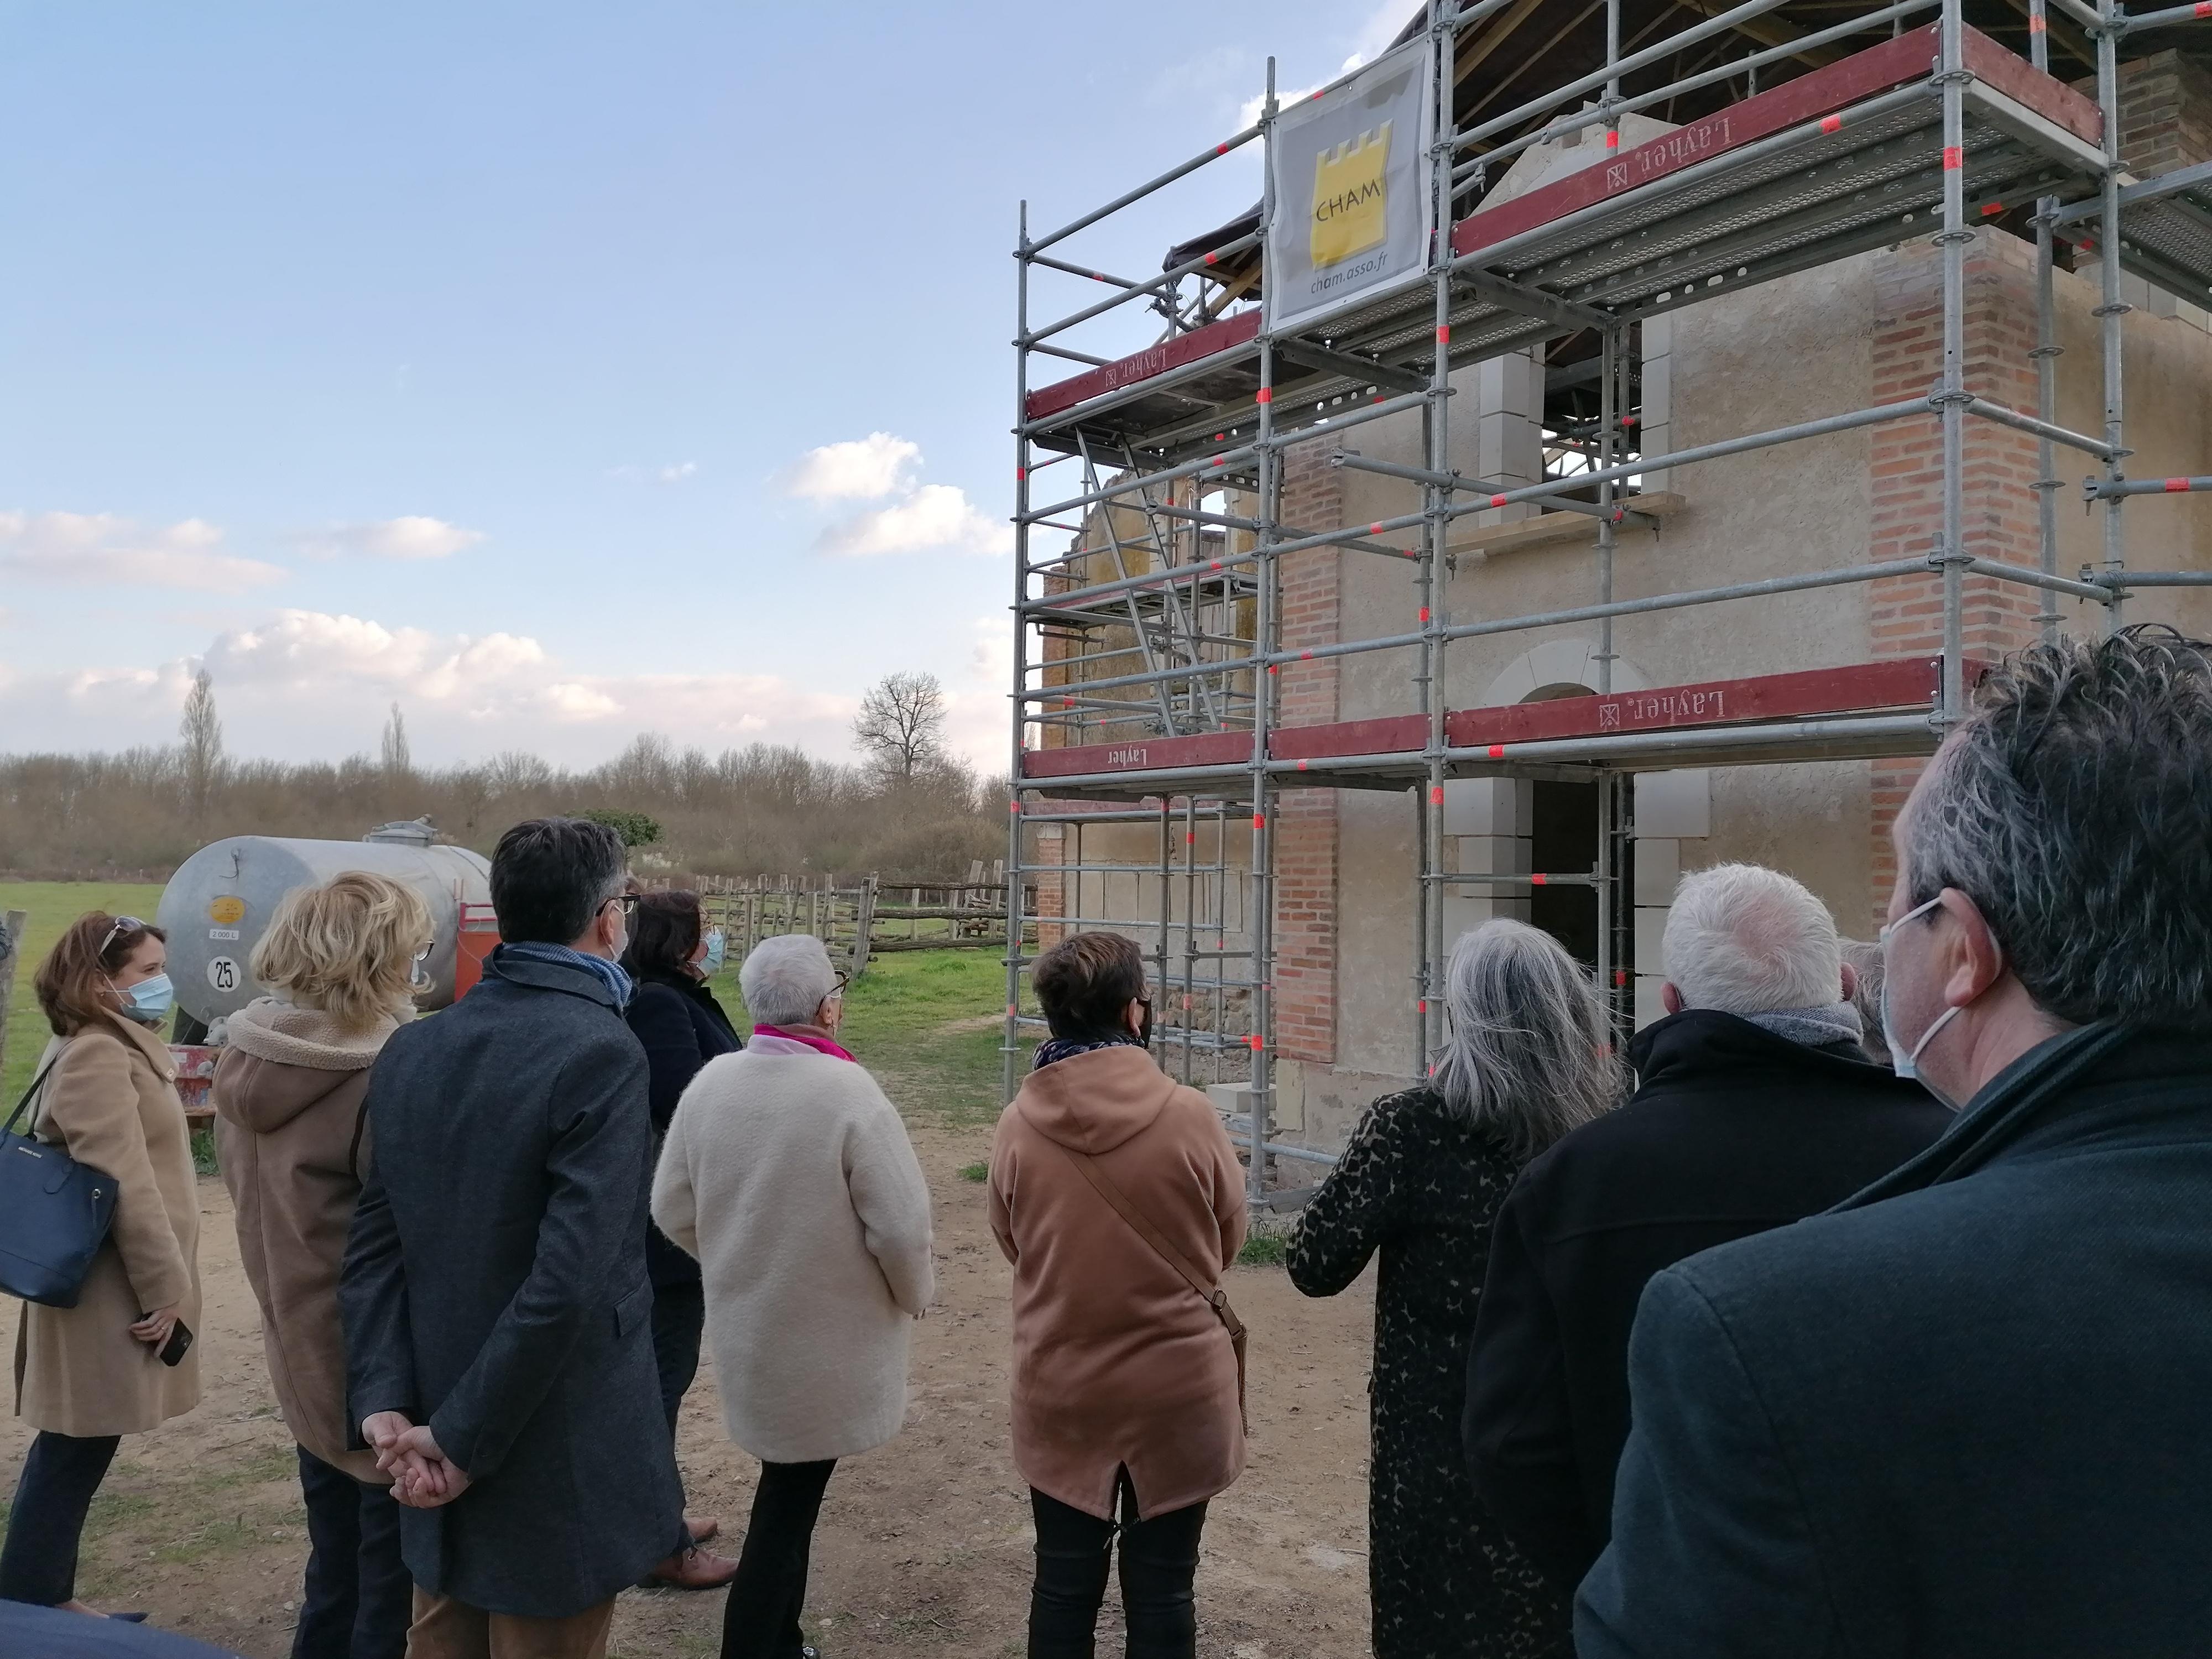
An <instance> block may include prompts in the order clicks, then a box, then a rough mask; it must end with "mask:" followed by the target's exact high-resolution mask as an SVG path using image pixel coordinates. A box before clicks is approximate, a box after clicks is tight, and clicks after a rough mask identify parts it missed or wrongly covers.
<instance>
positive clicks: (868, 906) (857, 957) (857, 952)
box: [848, 876, 876, 979]
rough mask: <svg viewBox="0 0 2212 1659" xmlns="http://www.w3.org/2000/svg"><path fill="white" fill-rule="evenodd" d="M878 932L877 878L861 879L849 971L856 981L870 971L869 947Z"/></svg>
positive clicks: (854, 916) (856, 903)
mask: <svg viewBox="0 0 2212 1659" xmlns="http://www.w3.org/2000/svg"><path fill="white" fill-rule="evenodd" d="M875 931H876V878H875V877H873V876H864V877H862V878H860V891H859V892H858V894H857V895H856V896H855V902H854V910H853V957H852V964H851V967H850V968H849V969H848V972H849V973H850V974H851V975H852V976H853V977H854V979H858V978H860V975H863V974H865V973H866V972H867V971H868V954H869V947H870V946H871V945H872V944H873V942H874V939H875Z"/></svg>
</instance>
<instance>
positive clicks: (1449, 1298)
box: [1289, 918, 1622, 1659]
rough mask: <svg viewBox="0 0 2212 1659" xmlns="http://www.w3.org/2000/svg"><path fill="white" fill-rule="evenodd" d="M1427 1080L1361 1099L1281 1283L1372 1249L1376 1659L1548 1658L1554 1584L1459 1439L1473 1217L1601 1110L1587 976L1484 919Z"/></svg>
mask: <svg viewBox="0 0 2212 1659" xmlns="http://www.w3.org/2000/svg"><path fill="white" fill-rule="evenodd" d="M1444 1012H1445V1020H1446V1034H1445V1041H1444V1048H1443V1054H1442V1055H1441V1056H1440V1057H1439V1058H1438V1060H1437V1064H1436V1067H1435V1071H1434V1073H1433V1075H1432V1076H1431V1078H1430V1079H1429V1081H1428V1082H1427V1083H1426V1084H1425V1085H1422V1086H1420V1087H1419V1088H1414V1089H1407V1090H1405V1091H1401V1092H1400V1093H1397V1094H1392V1095H1385V1096H1383V1097H1382V1098H1381V1099H1380V1100H1377V1101H1376V1102H1375V1103H1374V1104H1373V1105H1371V1106H1370V1107H1369V1108H1368V1109H1367V1113H1366V1115H1365V1116H1364V1117H1363V1118H1362V1119H1361V1120H1360V1121H1359V1127H1358V1128H1357V1129H1355V1130H1354V1131H1353V1132H1352V1139H1351V1141H1350V1142H1349V1144H1347V1145H1346V1147H1345V1149H1344V1156H1343V1158H1341V1159H1340V1161H1339V1162H1338V1164H1337V1165H1336V1167H1335V1168H1334V1169H1333V1170H1330V1171H1329V1175H1328V1180H1327V1181H1325V1182H1322V1187H1321V1190H1320V1191H1319V1192H1317V1193H1316V1194H1314V1197H1313V1201H1312V1202H1311V1203H1310V1204H1309V1205H1307V1206H1306V1208H1305V1211H1304V1213H1303V1214H1302V1215H1300V1216H1299V1218H1298V1224H1297V1229H1296V1231H1293V1232H1292V1234H1291V1243H1290V1262H1289V1265H1290V1272H1291V1283H1292V1284H1294V1285H1297V1287H1298V1289H1300V1290H1301V1291H1304V1292H1305V1293H1306V1294H1307V1295H1308V1296H1334V1295H1335V1294H1336V1293H1337V1292H1338V1291H1340V1290H1342V1289H1344V1287H1345V1286H1346V1285H1349V1284H1351V1283H1352V1280H1353V1279H1356V1278H1358V1276H1359V1273H1360V1270H1361V1269H1362V1268H1364V1267H1366V1265H1367V1261H1368V1258H1369V1257H1370V1256H1372V1255H1375V1254H1376V1252H1378V1251H1379V1252H1381V1254H1382V1257H1383V1266H1382V1270H1381V1273H1380V1274H1379V1276H1378V1278H1377V1281H1376V1291H1375V1371H1374V1383H1373V1385H1372V1389H1371V1391H1370V1432H1371V1434H1372V1437H1373V1450H1372V1455H1371V1457H1370V1474H1369V1481H1368V1551H1369V1553H1368V1578H1369V1587H1370V1593H1371V1595H1372V1597H1373V1601H1374V1609H1373V1616H1374V1649H1375V1656H1376V1659H1407V1656H1414V1655H1423V1656H1426V1655H1443V1654H1449V1655H1454V1656H1467V1659H1489V1656H1492V1655H1496V1656H1505V1655H1511V1656H1515V1659H1523V1656H1536V1655H1550V1654H1561V1655H1564V1654H1565V1652H1566V1651H1567V1643H1568V1608H1567V1604H1566V1601H1565V1597H1563V1596H1562V1595H1560V1594H1559V1592H1558V1591H1557V1590H1555V1589H1551V1588H1550V1587H1548V1586H1547V1584H1546V1583H1545V1582H1544V1580H1543V1579H1542V1578H1541V1577H1540V1576H1539V1575H1538V1574H1537V1572H1536V1570H1535V1569H1534V1567H1533V1566H1531V1565H1529V1564H1528V1562H1527V1561H1526V1560H1525V1559H1522V1557H1521V1556H1520V1554H1519V1553H1517V1552H1516V1551H1515V1549H1514V1548H1513V1547H1512V1545H1511V1544H1510V1543H1509V1542H1508V1541H1506V1539H1505V1536H1504V1534H1503V1533H1502V1532H1501V1531H1500V1530H1499V1528H1498V1524H1497V1522H1495V1521H1493V1520H1492V1518H1491V1516H1490V1515H1489V1512H1488V1511H1487V1510H1485V1509H1484V1508H1483V1507H1482V1504H1481V1503H1480V1501H1479V1500H1478V1499H1477V1498H1476V1497H1475V1495H1474V1488H1473V1487H1472V1486H1469V1485H1468V1477H1467V1465H1466V1462H1465V1461H1464V1459H1463V1457H1462V1454H1461V1450H1460V1435H1459V1424H1460V1411H1461V1407H1462V1403H1463V1399H1464V1396H1465V1394H1466V1389H1467V1349H1468V1340H1469V1339H1470V1338H1471V1337H1472V1336H1473V1334H1474V1314H1475V1304H1476V1300H1477V1298H1478V1297H1480V1295H1481V1291H1482V1279H1483V1273H1484V1272H1485V1270H1486V1267H1488V1265H1489V1259H1490V1232H1491V1224H1492V1221H1493V1220H1494V1219H1495V1218H1496V1217H1497V1214H1498V1206H1499V1205H1500V1204H1501V1203H1503V1202H1504V1199H1505V1194H1506V1191H1507V1189H1508V1188H1510V1187H1511V1186H1512V1184H1513V1178H1514V1176H1516V1175H1517V1174H1519V1173H1520V1170H1521V1169H1522V1165H1523V1164H1527V1163H1528V1160H1529V1159H1531V1158H1534V1157H1535V1156H1536V1154H1537V1153H1539V1152H1542V1151H1543V1150H1544V1149H1545V1148H1546V1147H1547V1146H1550V1145H1551V1144H1552V1143H1553V1141H1555V1140H1557V1139H1559V1137H1560V1136H1562V1135H1564V1134H1565V1133H1567V1132H1568V1131H1569V1130H1570V1129H1572V1128H1575V1127H1577V1126H1578V1125H1580V1124H1583V1123H1586V1122H1588V1121H1589V1120H1590V1119H1592V1118H1594V1117H1596V1116H1597V1115H1599V1114H1600V1113H1601V1112H1605V1111H1608V1110H1610V1109H1612V1108H1613V1106H1614V1105H1615V1104H1617V1103H1619V1100H1620V1093H1621V1084H1622V1077H1621V1073H1620V1068H1619V1066H1618V1064H1617V1062H1616V1061H1615V1060H1614V1059H1613V1053H1612V1033H1611V1031H1610V1030H1609V1029H1608V1026H1607V1020H1606V1015H1605V1010H1604V1007H1603V1006H1602V1005H1601V1003H1600V1001H1599V1000H1598V996H1597V993H1596V990H1595V987H1593V986H1592V984H1591V982H1590V978H1589V973H1588V971H1587V970H1586V969H1583V968H1582V967H1581V966H1580V965H1579V964H1577V963H1576V961H1575V959H1574V958H1573V957H1571V956H1569V955H1568V954H1567V953H1566V951H1565V950H1564V949H1562V948H1561V947H1560V945H1559V944H1558V942H1557V941H1556V940H1554V939H1552V937H1551V936H1550V935H1549V934H1547V933H1539V932H1538V931H1537V930H1536V929H1535V928H1534V927H1528V926H1527V925H1526V924H1525V923H1522V922H1518V921H1506V920H1504V919H1503V918H1499V919H1498V920H1495V921H1486V922H1485V923H1483V924H1482V926H1481V927H1478V928H1476V929H1475V930H1474V932H1473V933H1468V934H1467V935H1466V936H1465V937H1463V938H1462V939H1461V940H1460V941H1459V943H1458V944H1457V945H1455V946H1454V947H1453V949H1452V953H1451V960H1450V962H1449V964H1448V965H1447V966H1446V968H1445V970H1444Z"/></svg>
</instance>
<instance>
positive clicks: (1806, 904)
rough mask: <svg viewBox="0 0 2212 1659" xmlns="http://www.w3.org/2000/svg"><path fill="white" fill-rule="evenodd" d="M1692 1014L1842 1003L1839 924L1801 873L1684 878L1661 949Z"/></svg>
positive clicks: (1722, 872) (1752, 869) (1737, 868)
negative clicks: (1695, 1011)
mask: <svg viewBox="0 0 2212 1659" xmlns="http://www.w3.org/2000/svg"><path fill="white" fill-rule="evenodd" d="M1660 954H1661V956H1662V958H1663V959H1664V961H1665V963H1666V967H1667V978H1668V981H1670V982H1671V983H1672V984H1673V985H1674V988H1675V990H1676V991H1678V992H1680V994H1681V998H1682V1006H1684V1007H1686V1008H1717V1009H1718V1010H1720V1011H1721V1012H1723V1013H1727V1014H1764V1013H1770V1012H1773V1011H1774V1010H1776V1009H1778V1008H1824V1007H1826V1006H1828V1005H1829V1004H1830V1003H1832V1002H1837V1001H1839V1000H1842V997H1843V994H1844V956H1843V945H1842V941H1841V940H1840V939H1838V937H1837V935H1836V919H1835V918H1834V917H1833V916H1832V915H1829V914H1828V907H1827V906H1826V905H1825V904H1823V903H1821V902H1820V900H1819V899H1818V898H1817V897H1815V896H1814V893H1813V890H1812V889H1811V888H1809V887H1808V886H1806V885H1805V884H1804V883H1803V882H1802V881H1799V880H1798V879H1797V878H1796V877H1794V876H1785V875H1784V874H1783V873H1782V872H1780V871H1779V870H1769V869H1768V868H1766V867H1765V866H1764V865H1759V864H1716V865H1714V866H1712V867H1711V869H1709V870H1699V871H1697V872H1693V873H1692V874H1690V875H1686V876H1684V877H1683V878H1682V884H1681V885H1680V887H1678V888H1676V889H1675V890H1674V908H1671V909H1670V910H1668V913H1667V933H1666V936H1665V938H1664V939H1662V941H1661V943H1660Z"/></svg>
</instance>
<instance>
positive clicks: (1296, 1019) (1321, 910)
mask: <svg viewBox="0 0 2212 1659" xmlns="http://www.w3.org/2000/svg"><path fill="white" fill-rule="evenodd" d="M1343 477H1344V475H1343V474H1342V473H1341V472H1340V471H1338V470H1337V469H1336V468H1334V467H1332V466H1329V465H1327V464H1326V463H1325V462H1324V461H1323V460H1322V456H1321V453H1320V448H1319V446H1316V445H1312V444H1308V445H1304V446H1302V447H1299V448H1297V449H1293V450H1291V451H1289V452H1288V453H1286V454H1285V457H1284V470H1283V507H1282V520H1283V522H1284V523H1285V525H1286V526H1293V528H1292V529H1291V531H1290V532H1289V533H1291V534H1293V535H1295V534H1297V533H1298V532H1304V531H1314V530H1334V529H1337V528H1340V526H1342V525H1343V523H1344V482H1343ZM1339 570H1340V560H1339V558H1338V556H1337V553H1336V550H1334V549H1333V548H1327V547H1316V548H1310V549H1309V550H1306V551H1305V552H1303V553H1291V554H1288V555H1286V556H1284V557H1283V558H1282V559H1281V560H1280V561H1279V598H1280V602H1281V614H1280V617H1279V629H1278V635H1279V640H1280V642H1281V646H1282V648H1283V649H1285V650H1286V651H1293V650H1297V649H1298V648H1299V647H1303V646H1314V645H1328V644H1334V642H1335V641H1336V640H1337V639H1338V638H1339V637H1340V616H1341V611H1342V604H1341V596H1340V589H1339ZM1279 681H1280V684H1279V686H1278V688H1277V690H1278V697H1277V702H1276V707H1277V708H1278V709H1279V714H1278V715H1277V721H1278V723H1279V724H1280V725H1284V726H1315V725H1319V724H1322V723H1323V722H1325V721H1328V720H1334V719H1336V717H1337V689H1338V673H1337V659H1335V658H1333V657H1328V658H1322V659H1316V660H1315V661H1312V662H1294V663H1286V664H1285V665H1284V667H1283V671H1282V673H1281V674H1280V676H1279ZM1274 829H1275V968H1274V975H1275V977H1274V983H1275V1048H1276V1052H1277V1053H1278V1054H1281V1055H1283V1056H1284V1057H1285V1058H1287V1059H1291V1060H1312V1061H1316V1062H1318V1063H1320V1064H1322V1065H1329V1064H1333V1063H1334V1061H1335V1059H1336V879H1337V848H1338V834H1339V832H1338V827H1337V816H1336V792H1335V791H1334V790H1333V789H1326V788H1312V789H1285V790H1284V791H1283V792H1282V793H1280V794H1279V796H1277V797H1276V800H1275V824H1274Z"/></svg>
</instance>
